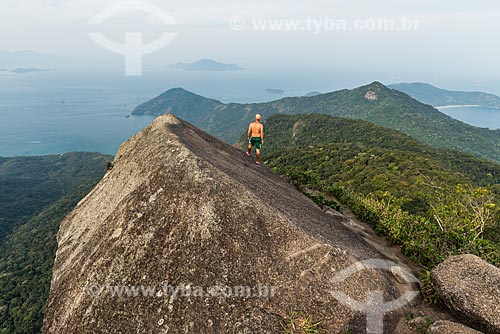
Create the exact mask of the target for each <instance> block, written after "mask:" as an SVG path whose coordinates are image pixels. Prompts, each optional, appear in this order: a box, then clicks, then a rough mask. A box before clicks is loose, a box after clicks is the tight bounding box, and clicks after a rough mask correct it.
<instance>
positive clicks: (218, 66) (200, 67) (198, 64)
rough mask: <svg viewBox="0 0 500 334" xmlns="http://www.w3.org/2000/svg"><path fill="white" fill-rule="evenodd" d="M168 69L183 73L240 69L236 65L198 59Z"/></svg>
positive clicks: (173, 65)
mask: <svg viewBox="0 0 500 334" xmlns="http://www.w3.org/2000/svg"><path fill="white" fill-rule="evenodd" d="M169 68H173V69H177V70H183V71H238V70H241V69H242V68H241V67H239V66H238V65H236V64H224V63H220V62H218V61H215V60H213V59H200V60H198V61H195V62H194V63H177V64H172V65H170V66H169Z"/></svg>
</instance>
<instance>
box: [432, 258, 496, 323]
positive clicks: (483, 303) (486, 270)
mask: <svg viewBox="0 0 500 334" xmlns="http://www.w3.org/2000/svg"><path fill="white" fill-rule="evenodd" d="M431 278H432V283H433V284H434V286H435V287H436V290H437V292H438V294H439V297H440V298H441V300H442V301H443V302H444V303H445V304H446V306H448V308H449V309H450V310H451V311H452V312H453V313H455V314H456V315H457V316H458V317H459V319H460V320H463V321H464V322H465V323H467V324H469V325H470V326H472V327H474V328H477V329H480V330H482V331H484V332H486V333H500V269H499V268H497V267H495V266H492V265H491V264H489V263H487V262H486V261H483V260H482V259H480V258H479V257H477V256H474V255H469V254H466V255H460V256H452V257H449V258H448V259H446V260H445V261H444V262H443V263H441V264H439V265H438V266H436V268H434V269H433V270H432V275H431Z"/></svg>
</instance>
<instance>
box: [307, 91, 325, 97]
mask: <svg viewBox="0 0 500 334" xmlns="http://www.w3.org/2000/svg"><path fill="white" fill-rule="evenodd" d="M321 94H322V93H320V92H309V93H307V94H305V95H304V96H305V97H312V96H317V95H321Z"/></svg>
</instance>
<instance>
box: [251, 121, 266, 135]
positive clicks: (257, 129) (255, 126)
mask: <svg viewBox="0 0 500 334" xmlns="http://www.w3.org/2000/svg"><path fill="white" fill-rule="evenodd" d="M263 128H264V126H263V125H262V123H259V122H253V123H250V132H251V133H252V137H254V138H260V137H261V136H262V129H263Z"/></svg>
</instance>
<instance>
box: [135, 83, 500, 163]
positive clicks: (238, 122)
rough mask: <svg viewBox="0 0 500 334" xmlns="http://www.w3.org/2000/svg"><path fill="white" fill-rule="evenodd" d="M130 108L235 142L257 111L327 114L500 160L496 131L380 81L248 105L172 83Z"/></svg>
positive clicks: (267, 114) (430, 143)
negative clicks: (172, 86) (173, 118)
mask: <svg viewBox="0 0 500 334" xmlns="http://www.w3.org/2000/svg"><path fill="white" fill-rule="evenodd" d="M133 113H134V114H156V115H161V114H164V113H172V114H175V115H177V116H179V117H182V118H184V119H186V120H187V121H188V122H191V123H193V124H194V125H196V126H198V127H200V128H201V129H203V130H205V131H207V132H209V133H211V134H214V135H216V136H217V137H219V138H221V139H223V140H225V141H226V142H234V141H236V140H237V139H238V138H239V137H240V135H241V132H242V129H246V126H247V124H248V122H251V121H252V120H253V117H254V116H255V114H256V113H260V114H261V115H263V116H264V118H266V117H269V116H272V115H274V114H307V113H319V114H327V115H330V116H337V117H346V118H353V119H362V120H366V121H369V122H372V123H374V124H378V125H381V126H384V127H387V128H391V129H394V130H397V131H400V132H402V133H404V134H407V135H409V136H411V137H413V138H415V139H417V140H419V141H421V142H423V143H426V144H428V145H431V146H432V147H437V148H448V149H453V150H458V151H462V152H468V153H471V154H473V155H475V156H477V157H481V158H486V159H490V160H495V161H497V162H500V131H499V130H488V129H484V128H478V127H474V126H471V125H468V124H465V123H463V122H461V121H458V120H455V119H453V118H451V117H449V116H447V115H445V114H443V113H441V112H440V111H438V110H436V109H435V108H433V107H432V106H430V105H426V104H423V103H420V102H418V101H417V100H415V99H413V98H411V97H410V96H408V95H406V94H404V93H402V92H400V91H397V90H393V89H389V88H387V87H385V86H384V85H382V84H381V83H379V82H374V83H372V84H370V85H367V86H363V87H359V88H355V89H351V90H348V89H344V90H340V91H336V92H332V93H327V94H321V95H317V96H312V97H287V98H283V99H280V100H277V101H273V102H267V103H250V104H239V103H229V104H224V103H222V102H219V101H217V100H213V99H207V98H203V97H202V96H199V95H196V94H193V93H190V92H188V91H185V90H183V89H181V88H176V89H173V90H170V91H167V92H165V93H163V94H162V95H160V96H159V97H157V98H154V99H152V100H150V101H148V102H146V103H144V104H142V105H140V106H138V107H137V108H136V109H135V110H134V111H133Z"/></svg>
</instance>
